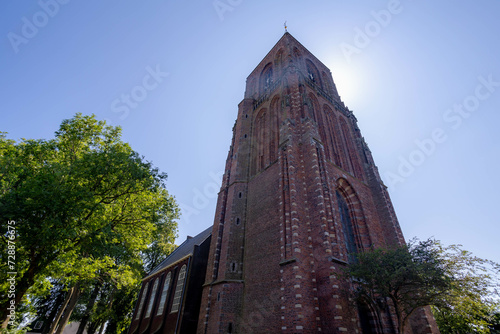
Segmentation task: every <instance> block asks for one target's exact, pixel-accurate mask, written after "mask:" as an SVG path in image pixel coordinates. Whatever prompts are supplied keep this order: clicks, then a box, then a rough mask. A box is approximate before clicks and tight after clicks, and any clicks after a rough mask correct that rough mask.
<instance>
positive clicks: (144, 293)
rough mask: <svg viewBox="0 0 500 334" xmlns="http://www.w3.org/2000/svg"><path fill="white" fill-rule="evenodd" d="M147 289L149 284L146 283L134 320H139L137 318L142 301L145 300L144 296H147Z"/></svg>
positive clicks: (142, 304)
mask: <svg viewBox="0 0 500 334" xmlns="http://www.w3.org/2000/svg"><path fill="white" fill-rule="evenodd" d="M148 287H149V282H148V283H146V286H145V287H144V291H143V292H142V296H141V301H140V302H139V308H138V309H137V314H136V316H135V320H137V319H139V317H140V316H141V312H142V307H143V306H144V301H145V300H146V295H147V294H148Z"/></svg>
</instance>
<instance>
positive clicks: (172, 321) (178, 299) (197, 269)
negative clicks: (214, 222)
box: [128, 228, 211, 334]
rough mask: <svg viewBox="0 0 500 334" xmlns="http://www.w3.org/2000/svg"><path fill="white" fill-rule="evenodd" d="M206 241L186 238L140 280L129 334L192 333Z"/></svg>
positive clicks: (206, 237)
mask: <svg viewBox="0 0 500 334" xmlns="http://www.w3.org/2000/svg"><path fill="white" fill-rule="evenodd" d="M210 238H211V228H208V229H206V230H205V231H203V232H201V233H200V234H198V235H197V236H195V237H188V238H187V240H186V241H184V242H183V243H182V244H181V245H180V246H179V247H177V248H176V249H175V250H174V251H173V252H172V254H170V255H169V256H168V257H167V258H166V259H165V260H164V261H163V262H161V263H160V264H159V265H158V266H157V267H156V268H154V269H153V270H152V271H151V272H150V273H149V274H148V276H147V277H145V278H144V279H143V281H142V288H141V291H140V293H139V298H138V300H137V303H136V306H135V310H134V314H133V317H132V323H131V325H130V328H129V331H128V333H129V334H146V333H148V334H149V333H158V334H173V333H195V332H196V327H197V323H198V316H199V310H200V301H201V289H202V284H203V281H204V278H205V272H206V268H207V259H208V250H209V246H210Z"/></svg>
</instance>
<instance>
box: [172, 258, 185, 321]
mask: <svg viewBox="0 0 500 334" xmlns="http://www.w3.org/2000/svg"><path fill="white" fill-rule="evenodd" d="M185 280H186V265H183V266H182V268H181V270H180V271H179V277H178V278H177V285H176V287H175V294H174V301H173V302H172V311H170V313H175V312H177V311H179V306H180V305H181V299H182V290H183V288H184V281H185Z"/></svg>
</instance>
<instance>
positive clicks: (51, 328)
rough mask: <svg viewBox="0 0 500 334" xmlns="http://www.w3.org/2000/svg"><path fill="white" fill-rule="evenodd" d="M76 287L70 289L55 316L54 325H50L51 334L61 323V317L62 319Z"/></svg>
mask: <svg viewBox="0 0 500 334" xmlns="http://www.w3.org/2000/svg"><path fill="white" fill-rule="evenodd" d="M73 291H74V288H71V289H69V290H68V293H67V294H66V298H65V299H64V303H63V304H62V305H61V308H60V309H59V311H58V312H57V316H56V317H55V319H54V321H53V322H52V325H51V326H50V329H49V334H53V333H54V331H55V329H56V327H57V324H58V323H59V319H61V317H62V315H63V312H64V310H65V309H66V306H68V303H69V300H70V299H71V295H73Z"/></svg>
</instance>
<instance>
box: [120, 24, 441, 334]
mask: <svg viewBox="0 0 500 334" xmlns="http://www.w3.org/2000/svg"><path fill="white" fill-rule="evenodd" d="M404 242H405V241H404V237H403V234H402V232H401V228H400V226H399V223H398V220H397V218H396V215H395V212H394V209H393V207H392V203H391V201H390V198H389V195H388V192H387V189H386V187H385V185H384V184H383V182H382V180H381V178H380V175H379V173H378V170H377V167H376V165H375V163H374V161H373V158H372V155H371V152H370V150H369V148H368V146H367V144H366V142H365V141H364V138H363V137H362V135H361V132H360V129H359V127H358V126H357V120H356V117H355V116H354V115H353V113H352V111H350V110H349V109H348V108H347V107H346V106H345V105H344V103H343V102H342V101H341V99H340V96H339V94H338V92H337V89H336V86H335V83H334V81H333V78H332V74H331V72H330V70H329V69H328V68H327V67H326V66H325V65H324V64H323V63H322V62H321V61H320V60H318V59H317V58H316V57H315V56H314V55H313V54H311V53H310V52H309V51H308V50H307V49H306V48H305V47H304V46H302V44H300V43H299V42H298V41H297V40H296V39H295V38H294V37H293V36H292V35H291V34H289V33H288V32H286V33H285V34H284V35H283V36H282V37H281V39H280V40H279V41H278V42H277V43H276V45H275V46H274V47H273V48H272V49H271V50H270V51H269V53H268V54H267V55H266V56H265V57H264V59H263V60H262V61H261V62H260V63H259V65H258V66H257V67H256V68H255V69H254V70H253V72H252V73H251V74H250V75H249V76H248V78H247V83H246V91H245V95H244V99H243V101H241V102H240V104H239V105H238V114H237V120H236V123H235V126H234V128H233V138H232V142H231V146H230V149H229V153H228V157H227V160H226V166H225V174H224V177H223V181H222V186H221V190H220V192H219V195H218V201H217V207H216V213H215V219H214V225H213V228H212V230H211V240H210V247H209V248H210V249H209V251H208V252H207V253H206V256H207V257H206V259H204V261H205V262H206V274H205V276H204V279H203V280H202V282H198V286H199V287H200V293H201V299H200V306H199V314H198V321H197V324H196V330H194V331H182V330H180V331H174V332H168V333H198V334H213V333H224V334H226V333H365V334H371V333H377V334H379V333H395V332H396V331H395V328H396V321H397V320H396V318H395V316H394V314H392V313H391V312H392V311H391V309H390V307H388V308H387V312H385V313H384V312H382V313H380V312H376V311H375V310H373V309H372V307H371V306H370V305H368V304H363V305H361V304H357V303H356V302H355V301H354V300H352V298H351V295H350V290H351V289H352V286H351V284H350V283H349V282H348V281H346V280H344V279H341V278H339V277H340V276H341V274H342V273H343V268H344V267H345V266H348V265H349V263H350V262H352V261H354V260H355V255H356V253H358V252H363V251H366V250H369V249H371V248H372V247H375V248H377V247H387V246H396V245H402V244H404ZM204 254H205V253H204ZM202 262H203V261H202ZM154 275H155V273H152V274H150V275H149V276H148V277H153V276H154ZM145 282H146V281H145ZM148 282H151V279H148ZM160 282H161V279H160ZM149 284H150V285H151V283H149ZM144 289H145V287H144V286H143V293H145V292H144ZM153 289H154V286H153ZM148 293H149V292H148ZM146 299H147V297H146ZM141 303H142V299H141V297H139V302H138V306H137V307H136V309H137V308H139V309H141ZM136 312H137V311H136ZM142 321H143V320H141V321H137V322H136V324H135V325H134V324H133V326H135V327H134V328H138V329H137V330H134V331H132V330H131V332H130V333H131V334H136V333H137V334H144V333H146V332H147V333H148V334H149V333H150V334H153V333H156V332H158V333H160V332H159V331H158V330H157V331H156V332H155V331H154V328H153V326H152V325H149V326H150V327H148V328H149V329H145V328H146V326H147V325H145V324H142ZM144 321H146V320H144ZM139 322H141V324H139ZM146 322H147V321H146ZM149 323H150V324H152V323H153V322H152V321H151V320H149ZM408 327H409V328H408V333H409V334H410V333H411V334H417V333H418V334H421V333H439V331H438V330H437V327H436V324H435V321H434V319H433V318H432V315H431V314H430V311H429V309H428V308H424V309H422V310H420V311H419V312H417V313H416V314H415V315H414V316H413V320H412V322H411V326H408ZM139 328H142V329H139ZM162 333H167V332H165V331H163V332H162Z"/></svg>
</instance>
